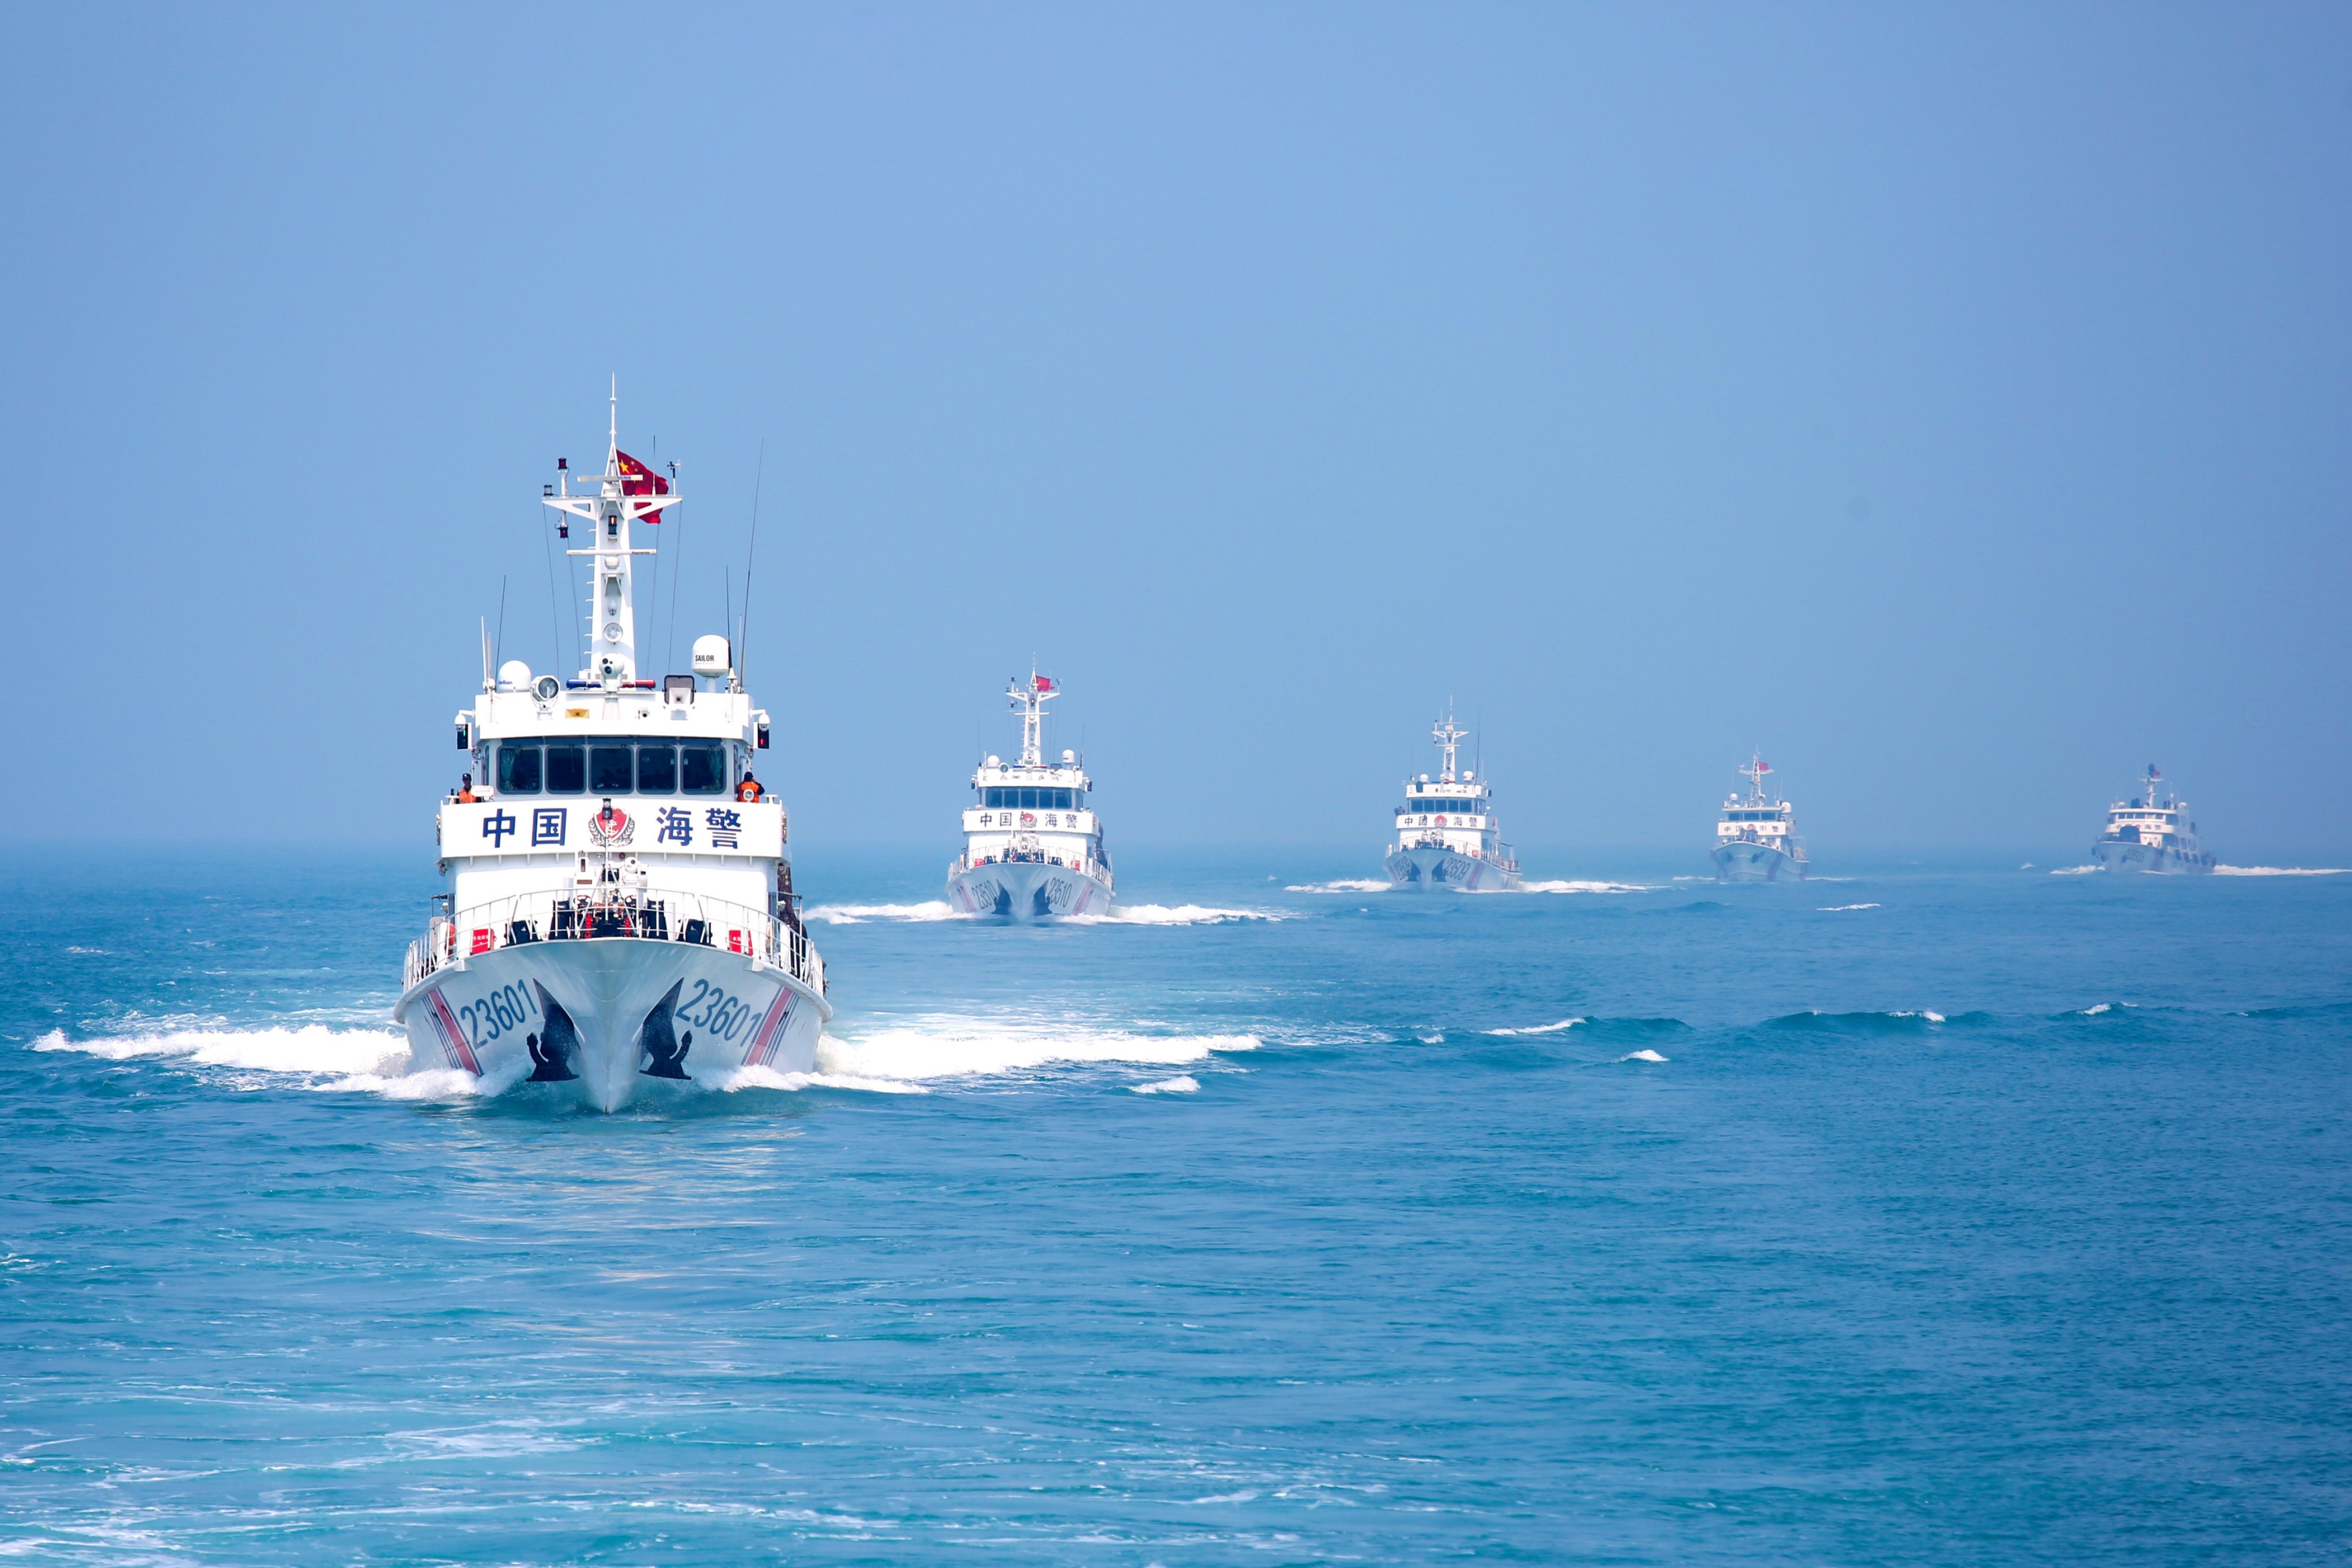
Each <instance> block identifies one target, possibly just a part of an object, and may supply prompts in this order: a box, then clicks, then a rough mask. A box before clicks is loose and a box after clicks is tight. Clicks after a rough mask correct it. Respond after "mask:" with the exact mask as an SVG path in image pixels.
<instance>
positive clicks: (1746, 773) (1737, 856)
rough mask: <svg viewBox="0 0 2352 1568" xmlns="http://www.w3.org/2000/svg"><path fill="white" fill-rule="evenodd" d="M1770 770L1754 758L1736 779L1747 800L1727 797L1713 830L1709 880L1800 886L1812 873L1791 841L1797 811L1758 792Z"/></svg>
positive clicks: (1799, 844) (1800, 843) (1801, 844)
mask: <svg viewBox="0 0 2352 1568" xmlns="http://www.w3.org/2000/svg"><path fill="white" fill-rule="evenodd" d="M1771 771H1772V768H1771V766H1770V765H1769V763H1767V762H1766V761H1765V760H1764V758H1763V757H1762V756H1761V755H1760V754H1759V755H1758V756H1756V757H1755V758H1753V760H1751V761H1750V762H1749V763H1748V766H1747V767H1745V768H1741V769H1739V776H1740V777H1741V778H1743V779H1747V780H1748V798H1747V799H1746V800H1741V799H1740V798H1739V796H1738V794H1736V793H1735V794H1733V795H1732V796H1731V797H1730V798H1728V799H1727V800H1725V801H1724V802H1723V815H1722V817H1721V818H1720V819H1718V820H1717V822H1716V824H1715V856H1714V858H1715V874H1716V877H1717V880H1719V881H1722V882H1802V881H1803V880H1804V879H1805V877H1806V876H1807V875H1808V874H1810V873H1811V870H1812V862H1811V861H1810V860H1809V859H1807V858H1806V855H1805V841H1804V840H1802V839H1801V838H1799V837H1797V809H1796V808H1795V807H1794V806H1791V805H1790V804H1789V802H1788V801H1786V800H1772V799H1770V798H1769V797H1768V796H1767V795H1766V794H1765V792H1764V775H1766V774H1767V773H1769V772H1771Z"/></svg>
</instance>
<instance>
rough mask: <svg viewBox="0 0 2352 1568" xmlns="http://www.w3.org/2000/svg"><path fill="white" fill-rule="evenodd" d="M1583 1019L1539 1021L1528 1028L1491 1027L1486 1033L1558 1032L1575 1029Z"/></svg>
mask: <svg viewBox="0 0 2352 1568" xmlns="http://www.w3.org/2000/svg"><path fill="white" fill-rule="evenodd" d="M1583 1021H1584V1020H1583V1019H1560V1020H1559V1022H1558V1023H1539V1024H1530V1025H1529V1026H1528V1028H1526V1029H1490V1030H1486V1033H1488V1034H1501V1035H1510V1034H1558V1033H1559V1031H1560V1030H1564V1029H1574V1028H1575V1027H1576V1026H1577V1025H1578V1024H1580V1023H1582V1022H1583Z"/></svg>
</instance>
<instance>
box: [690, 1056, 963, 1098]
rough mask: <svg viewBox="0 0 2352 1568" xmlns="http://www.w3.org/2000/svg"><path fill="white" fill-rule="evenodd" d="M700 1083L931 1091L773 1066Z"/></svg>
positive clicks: (730, 1088)
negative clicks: (786, 1069) (781, 1069)
mask: <svg viewBox="0 0 2352 1568" xmlns="http://www.w3.org/2000/svg"><path fill="white" fill-rule="evenodd" d="M820 1050H822V1047H820ZM697 1082H701V1083H706V1084H708V1085H709V1087H710V1088H713V1089H716V1090H718V1091H719V1092H721V1093H726V1094H732V1093H734V1092H736V1091H738V1090H741V1089H782V1090H789V1091H791V1092H795V1093H797V1092H799V1091H801V1090H803V1089H850V1090H855V1091H856V1092H859V1093H862V1094H928V1093H929V1092H930V1091H929V1090H928V1089H926V1088H924V1087H923V1086H922V1085H921V1084H919V1083H904V1082H899V1081H898V1079H895V1078H861V1077H859V1076H857V1075H856V1074H855V1073H847V1072H780V1071H777V1070H776V1069H774V1068H772V1067H738V1068H736V1069H734V1070H733V1071H729V1072H723V1073H720V1074H719V1075H718V1076H716V1077H711V1078H703V1079H698V1080H697Z"/></svg>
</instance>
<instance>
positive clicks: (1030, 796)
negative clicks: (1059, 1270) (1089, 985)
mask: <svg viewBox="0 0 2352 1568" xmlns="http://www.w3.org/2000/svg"><path fill="white" fill-rule="evenodd" d="M1004 695H1006V696H1007V697H1010V698H1011V699H1012V701H1013V711H1014V712H1015V713H1018V714H1019V715H1020V716H1021V758H1020V760H1019V761H1017V762H1015V763H1013V765H1012V766H1011V767H1009V768H1008V767H1007V766H1005V763H1004V759H1003V758H1001V757H994V756H992V757H990V758H988V759H987V760H985V761H984V762H982V764H981V765H980V767H979V768H977V769H976V770H974V772H973V773H972V776H971V788H972V803H971V805H970V806H968V807H966V808H965V809H964V813H963V853H961V854H960V855H958V856H957V857H956V858H955V859H954V860H953V861H951V862H949V863H948V903H949V904H950V906H951V907H952V908H954V909H956V910H957V911H959V912H961V913H962V914H965V915H995V916H997V917H999V918H1001V919H1007V920H1013V921H1017V922H1023V923H1026V922H1029V921H1035V920H1052V919H1055V918H1056V917H1057V916H1060V915H1107V914H1108V913H1109V912H1110V890H1111V873H1110V856H1109V854H1108V852H1105V850H1104V849H1103V828H1102V819H1101V818H1100V817H1098V816H1097V815H1095V811H1094V808H1093V806H1092V805H1091V804H1089V803H1088V801H1087V793H1088V792H1089V791H1090V790H1092V789H1094V781H1093V780H1092V779H1088V778H1087V770H1086V765H1085V762H1084V760H1083V759H1082V758H1080V757H1079V756H1078V754H1077V753H1076V752H1075V751H1064V752H1063V753H1062V762H1061V766H1060V767H1058V768H1056V767H1052V766H1049V765H1048V764H1047V763H1046V761H1045V705H1046V704H1047V703H1049V702H1051V701H1052V700H1053V699H1054V698H1055V697H1057V696H1059V695H1061V689H1060V688H1059V687H1057V686H1056V685H1054V682H1053V678H1052V677H1051V676H1048V675H1041V674H1038V673H1037V672H1036V671H1035V670H1034V669H1033V670H1031V671H1030V672H1029V678H1028V680H1027V681H1026V682H1024V681H1023V680H1022V679H1021V678H1020V677H1019V676H1018V675H1016V676H1014V677H1013V681H1012V684H1011V685H1008V686H1006V687H1005V691H1004Z"/></svg>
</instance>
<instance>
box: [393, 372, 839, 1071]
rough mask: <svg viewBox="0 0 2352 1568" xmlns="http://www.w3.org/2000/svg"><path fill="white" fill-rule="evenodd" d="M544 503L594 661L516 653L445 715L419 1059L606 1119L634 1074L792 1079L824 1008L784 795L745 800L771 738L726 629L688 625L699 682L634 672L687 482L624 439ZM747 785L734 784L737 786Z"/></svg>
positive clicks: (418, 950)
mask: <svg viewBox="0 0 2352 1568" xmlns="http://www.w3.org/2000/svg"><path fill="white" fill-rule="evenodd" d="M556 466H557V468H558V469H559V470H562V473H561V490H560V492H559V490H558V486H554V485H551V486H546V488H545V492H544V494H543V497H542V498H543V499H544V500H545V502H546V504H547V505H548V506H550V507H554V508H555V509H556V511H557V512H559V513H560V514H562V517H561V518H560V519H559V522H560V530H559V531H560V532H562V534H563V536H564V537H566V538H569V537H571V526H572V522H573V521H574V520H577V521H579V522H581V523H583V524H585V525H586V528H587V532H588V537H589V541H590V543H591V545H592V547H593V548H590V549H572V550H569V551H567V553H568V554H571V555H573V556H581V557H585V558H586V559H588V561H589V564H590V567H591V580H592V585H593V586H592V587H591V590H590V592H589V597H588V612H589V633H590V637H589V652H588V663H587V668H585V669H583V670H582V671H581V672H580V674H579V677H578V678H577V679H572V680H559V679H557V678H556V677H555V676H553V675H534V674H532V673H531V671H530V666H529V665H527V664H523V663H522V662H520V660H516V661H511V662H509V663H508V664H504V665H502V666H500V668H499V672H498V674H497V675H496V677H495V678H493V677H491V676H490V674H489V673H488V670H489V655H488V649H487V647H486V648H485V650H484V657H483V671H484V678H483V683H482V692H481V695H480V696H479V697H478V698H477V699H476V700H475V703H474V706H472V707H471V708H469V709H467V710H466V711H465V712H463V713H460V714H458V715H457V745H458V747H460V748H461V749H463V750H466V751H467V752H468V753H469V754H470V755H471V757H472V759H473V765H474V777H475V778H476V779H479V780H482V781H483V782H482V783H480V784H478V786H477V787H476V794H477V798H476V799H475V800H470V801H468V800H461V799H459V798H458V797H457V796H452V797H451V798H450V799H449V800H446V801H444V802H443V804H442V806H441V811H440V817H439V820H438V821H437V823H436V832H437V834H438V840H439V845H440V859H439V867H438V869H439V870H440V872H441V873H443V874H444V875H446V876H447V877H448V878H449V879H450V883H449V891H448V892H447V893H446V894H440V895H439V896H438V897H436V900H435V904H436V910H435V913H434V915H433V916H432V918H431V920H430V921H429V922H428V924H427V925H426V927H425V935H424V936H421V937H419V938H418V939H417V940H416V941H415V943H414V944H413V945H412V946H410V947H409V950H408V960H407V965H406V967H405V969H404V973H403V976H402V986H401V994H400V1001H399V1004H398V1005H397V1006H396V1007H394V1009H393V1017H394V1019H395V1021H397V1022H398V1023H399V1024H400V1025H401V1027H402V1028H403V1029H404V1030H406V1031H407V1035H408V1043H409V1054H410V1069H409V1070H410V1071H411V1072H412V1073H414V1072H421V1071H457V1072H462V1073H465V1074H467V1076H468V1077H470V1078H473V1079H475V1080H478V1081H480V1082H482V1083H483V1084H485V1085H486V1086H488V1087H491V1088H493V1089H504V1088H506V1087H508V1086H509V1085H511V1084H514V1083H517V1082H530V1083H541V1084H546V1085H548V1086H549V1087H550V1089H551V1091H552V1092H556V1093H560V1094H576V1095H577V1096H579V1097H580V1098H581V1099H582V1100H583V1101H585V1102H586V1103H588V1104H590V1105H593V1106H594V1107H596V1108H597V1109H598V1110H601V1111H617V1110H619V1109H620V1108H621V1107H622V1106H624V1105H625V1104H627V1103H628V1102H629V1101H630V1099H631V1098H632V1097H633V1096H635V1094H636V1093H637V1092H639V1091H640V1090H642V1089H644V1088H645V1087H646V1086H647V1085H649V1084H656V1083H661V1082H665V1081H667V1082H711V1081H714V1080H719V1081H724V1080H726V1079H730V1078H732V1077H733V1076H735V1075H736V1074H737V1073H739V1072H740V1071H742V1070H744V1069H746V1068H756V1067H766V1068H772V1069H775V1070H777V1071H788V1072H806V1071H810V1070H811V1068H812V1067H813V1066H814V1059H815V1054H816V1042H817V1035H818V1031H819V1030H821V1029H822V1028H823V1027H824V1022H825V1020H826V1019H829V1018H831V1017H832V1015H833V1009H832V1008H831V1007H830V1006H828V1005H827V1003H826V1001H825V996H824V992H825V984H824V960H823V959H822V958H820V957H819V956H818V955H817V951H816V948H815V947H814V946H813V945H812V944H811V943H810V941H809V939H808V934H807V933H806V932H805V931H804V930H803V928H802V925H801V921H800V917H799V915H798V912H797V908H796V905H795V903H794V900H793V892H792V861H791V857H790V852H789V851H788V850H787V848H786V844H785V839H786V821H785V816H784V810H783V807H782V803H781V802H778V801H775V800H764V799H762V800H740V799H738V798H737V797H738V793H739V790H740V786H741V782H742V780H743V779H745V778H747V777H748V776H749V775H750V773H751V754H752V752H753V751H754V750H756V749H758V748H759V747H764V746H766V745H767V744H768V716H767V714H766V713H765V712H763V711H761V709H759V708H757V707H754V706H752V703H751V696H750V695H749V694H747V693H746V692H745V691H744V689H743V685H742V681H741V679H740V674H739V672H738V671H737V669H736V667H735V661H734V657H733V650H732V649H731V647H730V644H729V642H728V640H727V639H726V638H725V637H719V636H709V637H702V638H698V639H697V640H696V642H695V644H694V655H693V670H694V673H693V674H688V675H666V676H664V677H663V678H662V679H661V680H660V681H659V682H656V681H652V680H647V679H642V678H640V677H639V675H638V674H637V656H636V629H635V628H636V621H635V601H634V596H633V593H632V587H633V571H632V568H633V567H634V566H635V561H636V559H637V558H638V557H640V556H649V555H652V554H653V553H654V551H653V550H651V549H640V548H637V547H635V545H634V544H633V543H632V533H631V530H632V527H633V525H635V524H636V523H638V522H647V523H651V522H656V521H658V520H659V515H660V513H661V512H662V510H663V509H664V508H666V507H671V506H674V505H676V504H677V501H678V500H679V499H680V497H678V496H677V495H676V494H674V493H672V489H671V486H670V484H669V481H668V480H667V479H664V478H660V477H657V476H654V475H653V474H652V473H651V472H649V471H648V470H647V469H646V467H645V465H642V464H640V463H638V462H636V461H635V459H634V458H631V457H629V456H628V455H626V454H625V453H623V452H622V451H621V448H620V439H619V404H618V399H617V397H616V398H615V399H614V423H613V431H612V434H611V438H610V443H609V444H608V446H607V448H606V451H605V455H604V473H603V474H602V475H601V476H597V477H596V478H595V479H594V480H593V481H592V483H591V484H590V486H588V487H586V488H583V489H582V490H580V491H578V492H576V493H575V492H574V491H573V489H572V475H571V473H570V472H569V471H568V469H566V467H565V465H564V464H563V463H562V462H561V461H559V462H558V463H557V465H556ZM742 792H745V793H749V791H742Z"/></svg>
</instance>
